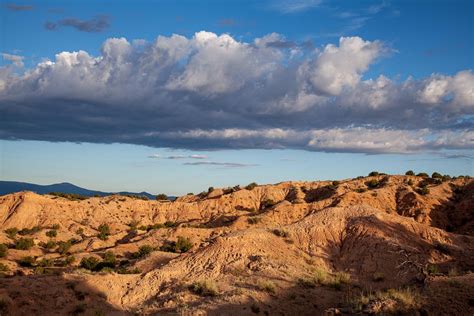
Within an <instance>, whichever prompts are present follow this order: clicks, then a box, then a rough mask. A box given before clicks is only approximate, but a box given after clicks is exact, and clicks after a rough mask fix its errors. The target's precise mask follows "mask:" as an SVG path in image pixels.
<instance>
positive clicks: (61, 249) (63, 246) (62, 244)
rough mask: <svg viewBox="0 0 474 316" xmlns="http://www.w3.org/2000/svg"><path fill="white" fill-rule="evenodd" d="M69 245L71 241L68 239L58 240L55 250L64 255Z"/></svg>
mask: <svg viewBox="0 0 474 316" xmlns="http://www.w3.org/2000/svg"><path fill="white" fill-rule="evenodd" d="M71 246H72V243H71V242H70V241H69V240H68V241H60V242H58V249H57V251H58V252H59V253H60V254H62V255H65V254H66V253H68V251H69V249H70V248H71Z"/></svg>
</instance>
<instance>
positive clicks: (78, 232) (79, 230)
mask: <svg viewBox="0 0 474 316" xmlns="http://www.w3.org/2000/svg"><path fill="white" fill-rule="evenodd" d="M76 234H78V235H81V236H82V234H84V228H82V227H81V228H78V229H77V230H76Z"/></svg>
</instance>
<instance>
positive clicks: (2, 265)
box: [0, 263, 10, 275]
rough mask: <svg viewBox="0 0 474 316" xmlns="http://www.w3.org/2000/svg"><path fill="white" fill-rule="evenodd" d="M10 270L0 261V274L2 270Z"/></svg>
mask: <svg viewBox="0 0 474 316" xmlns="http://www.w3.org/2000/svg"><path fill="white" fill-rule="evenodd" d="M8 271H10V269H9V268H8V266H7V265H6V264H3V263H0V275H1V274H2V273H3V272H8Z"/></svg>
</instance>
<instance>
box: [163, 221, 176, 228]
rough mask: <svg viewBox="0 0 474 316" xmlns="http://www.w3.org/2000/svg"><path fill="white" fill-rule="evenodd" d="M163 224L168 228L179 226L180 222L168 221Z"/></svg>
mask: <svg viewBox="0 0 474 316" xmlns="http://www.w3.org/2000/svg"><path fill="white" fill-rule="evenodd" d="M163 225H164V226H165V227H167V228H172V227H176V226H178V223H176V222H172V221H166V222H165V223H164V224H163Z"/></svg>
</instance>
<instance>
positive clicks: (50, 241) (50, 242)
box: [39, 240, 57, 249]
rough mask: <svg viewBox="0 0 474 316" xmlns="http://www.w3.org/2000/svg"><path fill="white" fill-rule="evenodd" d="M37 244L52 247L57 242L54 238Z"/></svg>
mask: <svg viewBox="0 0 474 316" xmlns="http://www.w3.org/2000/svg"><path fill="white" fill-rule="evenodd" d="M39 245H40V246H41V247H43V248H45V249H53V248H54V247H56V245H57V243H56V241H54V240H48V242H46V243H45V242H41V243H40V244H39Z"/></svg>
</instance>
